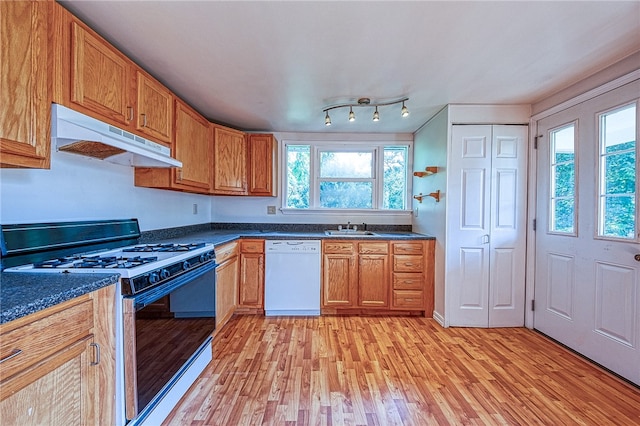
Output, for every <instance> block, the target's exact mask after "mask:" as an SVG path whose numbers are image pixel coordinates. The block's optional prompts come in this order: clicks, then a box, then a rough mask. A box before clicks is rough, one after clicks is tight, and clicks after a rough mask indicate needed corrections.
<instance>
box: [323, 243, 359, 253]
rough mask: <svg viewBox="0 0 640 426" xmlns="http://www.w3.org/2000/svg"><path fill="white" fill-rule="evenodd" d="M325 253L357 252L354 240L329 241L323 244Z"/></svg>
mask: <svg viewBox="0 0 640 426" xmlns="http://www.w3.org/2000/svg"><path fill="white" fill-rule="evenodd" d="M322 251H323V253H355V251H356V249H355V243H354V242H353V241H329V242H325V243H324V244H323V245H322Z"/></svg>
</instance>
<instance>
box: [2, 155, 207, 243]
mask: <svg viewBox="0 0 640 426" xmlns="http://www.w3.org/2000/svg"><path fill="white" fill-rule="evenodd" d="M133 171H134V169H133V168H132V167H127V166H121V165H117V164H112V163H108V162H106V161H102V160H97V159H93V158H89V157H83V156H79V155H75V154H69V153H64V152H57V151H56V150H55V149H52V153H51V169H50V170H30V169H0V223H2V224H12V223H32V222H61V221H75V220H94V219H121V218H138V219H139V222H140V229H141V230H142V231H148V230H152V229H162V228H170V227H175V226H184V225H195V224H200V223H209V222H211V197H208V196H203V195H194V194H185V193H181V192H177V191H165V190H158V189H148V188H137V187H134V185H133ZM193 204H198V213H197V214H193Z"/></svg>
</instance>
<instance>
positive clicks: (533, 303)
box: [531, 299, 536, 311]
mask: <svg viewBox="0 0 640 426" xmlns="http://www.w3.org/2000/svg"><path fill="white" fill-rule="evenodd" d="M531 310H532V311H535V310H536V301H535V300H534V299H531Z"/></svg>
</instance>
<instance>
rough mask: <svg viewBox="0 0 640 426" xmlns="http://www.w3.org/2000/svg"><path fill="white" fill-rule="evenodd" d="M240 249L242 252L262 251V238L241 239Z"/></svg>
mask: <svg viewBox="0 0 640 426" xmlns="http://www.w3.org/2000/svg"><path fill="white" fill-rule="evenodd" d="M240 251H241V252H242V253H264V240H242V241H240Z"/></svg>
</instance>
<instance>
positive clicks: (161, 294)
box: [123, 262, 217, 420]
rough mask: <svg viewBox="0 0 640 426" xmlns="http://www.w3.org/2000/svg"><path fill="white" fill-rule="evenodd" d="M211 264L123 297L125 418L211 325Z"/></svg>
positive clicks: (167, 381) (155, 391)
mask: <svg viewBox="0 0 640 426" xmlns="http://www.w3.org/2000/svg"><path fill="white" fill-rule="evenodd" d="M216 266H217V265H216V264H215V262H208V263H205V264H203V265H202V266H200V267H198V268H196V269H193V270H191V271H188V272H186V273H184V274H182V275H180V276H178V277H176V278H175V279H172V280H170V281H167V282H165V283H163V284H162V285H160V286H158V287H155V288H151V289H149V290H147V291H145V292H142V293H140V294H136V295H133V296H127V297H125V298H124V299H123V315H124V321H123V322H124V324H123V325H124V373H125V380H124V381H125V406H126V418H127V420H132V419H134V418H136V417H137V416H139V415H140V414H141V413H143V412H144V410H145V409H146V408H148V409H151V408H152V407H153V405H154V404H153V403H152V402H153V401H154V399H159V398H160V396H161V395H162V394H163V393H164V391H165V390H166V389H168V388H170V387H171V386H172V384H173V383H174V382H175V381H176V380H177V379H178V378H179V376H180V375H181V372H182V368H183V367H184V366H185V363H186V362H187V360H188V359H189V358H190V357H191V356H192V355H193V354H194V353H196V352H197V351H198V350H199V348H200V347H201V346H202V345H204V344H205V343H206V341H207V339H209V337H210V336H211V335H212V333H213V331H214V329H215V306H216V303H215V268H216Z"/></svg>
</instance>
